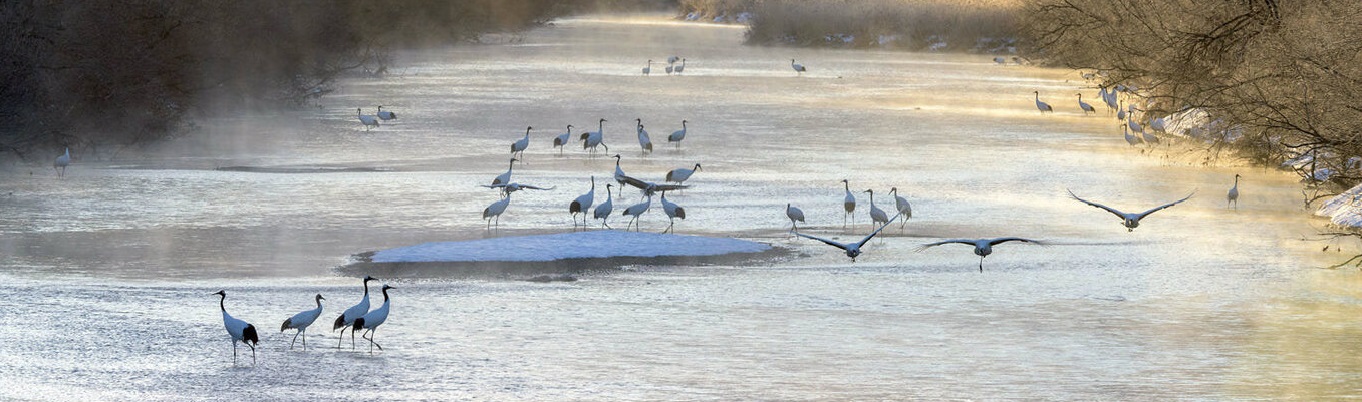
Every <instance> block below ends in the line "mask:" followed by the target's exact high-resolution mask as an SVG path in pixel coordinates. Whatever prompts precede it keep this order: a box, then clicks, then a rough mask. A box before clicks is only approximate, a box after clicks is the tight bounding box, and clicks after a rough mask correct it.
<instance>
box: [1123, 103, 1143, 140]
mask: <svg viewBox="0 0 1362 402" xmlns="http://www.w3.org/2000/svg"><path fill="white" fill-rule="evenodd" d="M1136 110H1139V109H1136V108H1135V105H1130V106H1129V111H1127V112H1126V125H1127V126H1130V131H1134V132H1137V133H1140V134H1141V135H1144V126H1141V125H1140V123H1138V122H1136V121H1135V111H1136Z"/></svg>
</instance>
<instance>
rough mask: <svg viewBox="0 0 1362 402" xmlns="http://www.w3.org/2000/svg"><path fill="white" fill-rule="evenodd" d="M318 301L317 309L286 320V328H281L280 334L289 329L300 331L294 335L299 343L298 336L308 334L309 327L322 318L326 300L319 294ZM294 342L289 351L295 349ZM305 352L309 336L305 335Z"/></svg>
mask: <svg viewBox="0 0 1362 402" xmlns="http://www.w3.org/2000/svg"><path fill="white" fill-rule="evenodd" d="M316 300H317V308H314V309H311V310H307V311H304V312H301V313H298V314H294V315H293V317H289V319H287V320H284V326H282V327H279V332H284V331H287V330H289V329H296V330H298V332H297V333H295V334H293V342H298V335H303V334H304V333H306V332H307V327H310V326H312V323H313V322H315V321H317V317H321V316H322V300H326V298H325V297H322V294H321V293H318V294H317V297H316ZM293 342H289V343H288V348H289V349H293ZM303 350H307V335H303Z"/></svg>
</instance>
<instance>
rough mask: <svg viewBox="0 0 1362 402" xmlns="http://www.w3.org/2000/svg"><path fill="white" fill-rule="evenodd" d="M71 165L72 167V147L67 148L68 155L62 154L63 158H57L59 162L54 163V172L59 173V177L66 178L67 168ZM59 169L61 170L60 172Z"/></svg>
mask: <svg viewBox="0 0 1362 402" xmlns="http://www.w3.org/2000/svg"><path fill="white" fill-rule="evenodd" d="M69 165H71V147H67V148H66V153H64V154H61V156H58V157H57V160H55V161H52V170H53V171H55V172H57V177H65V176H66V167H67V166H69ZM57 169H61V170H60V171H58V170H57Z"/></svg>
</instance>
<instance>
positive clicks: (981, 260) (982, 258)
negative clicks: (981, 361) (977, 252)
mask: <svg viewBox="0 0 1362 402" xmlns="http://www.w3.org/2000/svg"><path fill="white" fill-rule="evenodd" d="M979 272H980V273H982V272H984V257H979Z"/></svg>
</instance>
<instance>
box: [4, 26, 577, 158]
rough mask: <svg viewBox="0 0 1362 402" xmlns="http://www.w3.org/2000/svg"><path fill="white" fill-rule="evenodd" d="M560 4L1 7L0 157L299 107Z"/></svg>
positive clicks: (97, 146) (103, 150) (121, 140)
mask: <svg viewBox="0 0 1362 402" xmlns="http://www.w3.org/2000/svg"><path fill="white" fill-rule="evenodd" d="M579 3H581V2H577V1H556V0H459V1H444V0H290V1H262V0H233V1H215V0H108V1H75V0H8V1H3V2H0V82H3V85H0V110H3V111H5V115H6V116H5V117H6V119H5V122H6V124H4V125H0V158H3V159H13V158H9V157H4V155H5V154H9V155H11V156H17V157H18V158H19V159H26V158H29V157H30V155H31V154H33V153H35V152H42V154H41V155H43V157H46V156H48V155H50V154H51V150H52V149H60V148H61V147H65V146H70V147H72V148H73V150H76V151H79V152H82V153H89V154H100V155H108V154H109V153H111V152H114V151H112V150H114V149H117V148H121V147H125V146H136V145H140V144H145V143H148V142H153V141H156V140H160V139H164V138H166V137H168V136H172V135H176V134H177V133H183V132H186V130H188V129H189V127H186V125H188V124H192V123H190V122H191V121H192V120H193V119H192V118H193V117H197V116H211V115H213V114H216V113H222V112H226V111H234V112H237V111H241V110H242V109H248V110H249V109H261V108H272V107H280V106H297V105H302V104H306V103H308V102H311V101H315V99H316V98H318V97H321V96H324V95H326V94H327V93H328V92H330V91H332V90H333V85H334V84H335V81H336V79H337V78H339V77H341V76H342V75H344V74H357V73H361V72H364V73H369V74H374V75H381V74H383V73H384V72H385V71H386V69H387V66H388V64H389V63H391V52H392V51H394V50H400V49H409V48H416V47H422V46H437V45H445V44H451V43H457V42H462V41H468V40H475V39H477V38H478V36H479V35H480V34H483V33H487V32H496V31H507V30H517V29H523V28H527V27H530V26H534V25H536V24H540V23H543V22H545V21H547V20H549V19H551V18H553V17H555V16H559V15H562V14H564V13H567V12H569V11H571V10H573V9H574V8H575V7H578V6H579V5H580V4H579Z"/></svg>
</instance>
